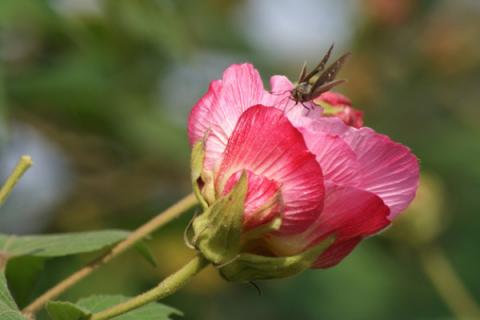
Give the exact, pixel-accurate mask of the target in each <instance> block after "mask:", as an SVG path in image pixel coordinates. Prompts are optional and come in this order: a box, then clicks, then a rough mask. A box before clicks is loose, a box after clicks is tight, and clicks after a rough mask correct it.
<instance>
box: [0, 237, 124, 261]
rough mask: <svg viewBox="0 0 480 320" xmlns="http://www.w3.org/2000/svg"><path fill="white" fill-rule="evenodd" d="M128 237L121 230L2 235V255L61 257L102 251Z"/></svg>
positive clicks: (0, 244)
mask: <svg viewBox="0 0 480 320" xmlns="http://www.w3.org/2000/svg"><path fill="white" fill-rule="evenodd" d="M127 235H128V232H126V231H120V230H107V231H92V232H77V233H64V234H56V235H34V236H14V235H7V234H0V253H1V254H3V255H5V256H7V257H8V258H12V257H18V256H34V257H61V256H67V255H72V254H79V253H86V252H92V251H96V250H100V249H103V248H105V247H108V246H111V245H113V244H115V243H117V242H119V241H121V240H123V239H125V238H126V237H127Z"/></svg>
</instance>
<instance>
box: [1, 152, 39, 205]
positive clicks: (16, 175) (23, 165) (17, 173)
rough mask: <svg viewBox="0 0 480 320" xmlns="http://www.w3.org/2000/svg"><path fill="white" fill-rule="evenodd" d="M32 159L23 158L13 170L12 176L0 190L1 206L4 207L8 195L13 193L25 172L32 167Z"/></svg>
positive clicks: (28, 157)
mask: <svg viewBox="0 0 480 320" xmlns="http://www.w3.org/2000/svg"><path fill="white" fill-rule="evenodd" d="M32 164H33V162H32V158H31V157H30V156H21V157H20V159H19V160H18V163H17V165H16V166H15V169H13V171H12V173H11V174H10V176H9V177H8V178H7V181H5V183H4V184H3V186H2V188H1V189H0V205H2V204H3V203H4V202H5V200H7V198H8V195H9V194H10V192H12V190H13V188H14V187H15V185H16V184H17V182H18V180H20V178H21V177H22V176H23V174H24V173H25V171H27V170H28V168H30V167H31V166H32Z"/></svg>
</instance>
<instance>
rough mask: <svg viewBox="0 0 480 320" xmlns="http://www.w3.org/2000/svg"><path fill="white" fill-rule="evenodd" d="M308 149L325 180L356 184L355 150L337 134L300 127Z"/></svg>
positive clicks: (358, 181) (356, 162)
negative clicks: (313, 155)
mask: <svg viewBox="0 0 480 320" xmlns="http://www.w3.org/2000/svg"><path fill="white" fill-rule="evenodd" d="M300 131H301V132H302V134H303V138H304V139H305V142H306V143H307V147H308V149H309V150H310V151H311V152H312V153H313V154H315V157H316V159H317V161H318V163H319V164H320V167H321V168H322V171H323V175H324V179H325V181H329V182H334V183H335V184H341V185H349V186H357V185H359V184H360V175H359V174H358V169H359V164H358V161H357V156H356V154H355V152H353V150H352V149H351V148H350V146H349V145H348V144H347V143H346V142H345V141H344V140H343V139H342V138H341V137H340V136H337V135H332V134H326V133H324V132H319V131H313V130H309V129H303V128H301V129H300Z"/></svg>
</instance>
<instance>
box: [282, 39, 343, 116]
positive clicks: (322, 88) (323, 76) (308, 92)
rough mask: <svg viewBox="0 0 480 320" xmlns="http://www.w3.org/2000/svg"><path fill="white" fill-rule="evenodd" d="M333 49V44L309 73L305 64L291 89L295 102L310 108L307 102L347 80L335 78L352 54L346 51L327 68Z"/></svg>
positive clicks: (291, 95)
mask: <svg viewBox="0 0 480 320" xmlns="http://www.w3.org/2000/svg"><path fill="white" fill-rule="evenodd" d="M332 50H333V44H332V45H331V46H330V48H329V49H328V51H327V53H326V54H325V55H324V56H323V58H322V60H320V62H319V63H318V65H317V66H316V67H315V68H314V69H313V70H312V71H310V72H309V73H307V64H306V63H304V64H303V67H302V70H301V71H300V75H299V77H298V81H297V84H296V85H295V87H294V88H293V89H292V90H290V98H291V99H292V100H293V101H295V104H297V103H301V104H302V105H303V106H304V107H305V108H307V109H308V107H307V106H305V102H308V101H312V100H314V99H315V98H317V97H318V96H320V95H321V94H322V93H324V92H326V91H328V90H330V89H332V88H333V87H336V86H338V85H339V84H342V83H343V82H345V80H335V77H336V75H337V73H338V71H340V68H341V67H342V66H343V64H344V63H345V61H346V60H347V59H348V57H349V56H350V53H349V52H347V53H345V54H344V55H342V56H341V57H340V58H338V59H337V60H336V61H335V62H333V63H332V64H331V65H330V66H329V67H328V68H327V69H325V66H326V64H327V62H328V59H330V55H331V54H332Z"/></svg>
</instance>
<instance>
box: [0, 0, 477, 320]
mask: <svg viewBox="0 0 480 320" xmlns="http://www.w3.org/2000/svg"><path fill="white" fill-rule="evenodd" d="M479 37H480V2H479V1H478V0H455V1H453V0H450V1H448V0H445V1H441V0H423V1H416V0H357V1H356V0H349V1H347V0H343V1H330V0H320V1H319V0H286V1H275V0H262V1H255V0H244V1H226V0H207V1H195V0H184V1H174V0H171V1H169V0H141V1H129V0H82V1H80V0H50V1H46V0H45V1H41V0H1V1H0V176H1V177H2V180H3V178H4V177H5V176H6V175H7V173H8V171H9V170H11V169H12V167H13V166H14V163H15V162H16V160H17V159H18V157H19V155H21V154H24V153H28V154H31V155H32V157H33V159H34V161H35V166H34V167H33V168H32V169H31V170H30V171H29V172H28V173H27V174H26V176H25V177H24V179H22V181H21V182H20V184H19V185H18V188H16V189H15V191H14V193H13V194H12V196H11V198H10V199H9V201H8V202H7V204H6V205H5V206H4V207H2V208H1V212H0V231H1V232H10V233H19V234H22V233H47V232H71V231H84V230H96V229H103V228H125V229H133V228H135V227H136V226H138V225H140V224H141V223H142V222H144V221H146V220H147V219H149V218H150V217H152V216H154V215H155V214H156V213H158V212H160V211H161V210H162V209H164V208H166V207H167V206H168V205H170V204H172V203H174V202H175V201H176V200H178V199H179V198H181V197H182V196H184V195H186V194H188V193H189V192H190V185H189V167H188V161H189V146H188V142H187V135H186V119H187V116H188V113H189V110H190V109H191V107H192V105H193V104H194V103H195V102H196V100H197V99H198V98H199V97H200V96H201V94H202V93H203V92H204V91H205V90H206V89H207V86H208V83H209V81H211V80H212V79H216V78H219V77H220V76H221V72H222V70H223V69H224V68H225V67H226V66H228V65H229V64H231V63H239V62H244V61H249V62H252V63H254V64H255V65H256V66H257V68H258V69H259V70H260V72H261V73H262V75H263V76H264V79H265V80H266V81H267V80H268V77H269V76H270V75H272V74H286V75H288V76H289V77H291V78H292V79H294V78H295V77H296V75H297V73H298V71H299V68H300V66H301V65H302V63H303V61H305V60H306V61H308V62H309V63H310V65H313V64H315V63H316V62H317V61H318V60H319V59H320V57H321V56H322V55H323V54H324V52H325V50H326V49H327V48H328V46H329V45H330V44H331V43H332V42H334V43H335V44H336V50H335V54H336V55H337V56H338V55H340V54H341V53H343V52H344V51H347V50H348V51H351V52H352V53H353V56H352V58H351V60H350V61H349V62H348V64H347V65H346V67H345V68H344V70H343V72H342V75H341V76H342V77H345V78H347V79H348V83H347V84H345V85H343V86H342V87H340V88H338V91H340V92H342V93H344V94H346V95H348V96H349V97H350V98H351V99H352V100H353V102H354V105H356V106H357V107H358V108H361V109H363V110H364V112H365V120H366V124H367V125H368V126H371V127H374V128H375V129H376V130H378V131H380V132H383V133H386V134H388V135H390V136H391V137H392V138H393V139H395V140H397V141H400V142H402V143H404V144H406V145H408V146H410V147H411V148H412V149H413V151H414V152H415V154H416V155H417V156H418V157H419V159H420V161H421V166H422V170H423V171H424V174H425V178H424V179H425V182H424V183H423V185H422V187H423V189H422V191H421V192H420V195H419V197H418V200H417V203H416V204H415V205H414V206H413V208H412V209H411V210H410V212H409V213H407V214H406V215H405V220H407V218H410V219H411V220H412V221H413V222H412V221H410V222H407V223H406V224H405V225H406V226H407V227H402V226H401V225H402V223H400V224H399V225H400V226H396V227H394V228H392V230H390V231H388V232H386V233H384V234H383V235H382V236H380V237H376V238H374V239H370V240H368V241H365V242H364V243H363V244H362V245H360V247H359V248H358V249H357V250H356V251H355V252H354V253H353V254H352V255H351V256H349V257H348V258H347V259H345V261H344V262H343V263H341V264H340V265H339V266H337V267H335V268H332V269H329V270H326V271H308V272H305V273H303V274H301V275H300V276H297V277H294V278H292V279H286V280H279V281H271V282H268V281H267V282H259V283H258V285H259V286H260V287H261V289H262V293H263V294H262V295H261V296H259V295H258V294H257V291H256V289H255V288H253V287H252V286H249V285H242V284H229V283H226V282H224V281H223V280H222V279H221V278H220V277H219V276H218V275H217V274H216V273H215V271H214V270H208V271H204V272H203V273H202V274H201V275H200V276H198V278H197V279H196V280H194V281H193V282H192V283H191V284H190V285H189V286H188V287H186V288H185V289H184V290H182V291H181V293H179V294H176V295H175V296H173V297H171V298H168V299H167V300H166V302H167V303H168V304H170V305H172V306H175V307H177V308H179V309H181V310H183V311H184V312H185V318H186V319H213V320H215V319H232V320H235V319H244V318H245V317H248V318H251V319H275V320H282V319H452V316H451V315H450V312H449V310H448V309H447V307H446V306H445V304H444V303H443V302H442V300H441V299H440V298H439V296H438V294H437V293H436V291H435V290H434V289H433V287H432V285H431V283H430V281H429V279H428V277H427V276H426V275H425V273H424V272H423V270H422V266H421V263H420V262H419V261H420V260H419V259H418V254H417V251H418V250H416V249H415V248H416V247H417V246H418V243H429V244H431V243H435V245H436V246H439V247H443V249H444V250H445V252H446V255H447V256H448V257H449V259H450V260H451V262H452V265H453V266H454V267H455V269H456V270H457V272H458V274H459V276H460V277H461V278H462V279H463V281H464V283H465V285H466V287H467V288H468V289H469V290H470V291H471V292H472V294H473V295H474V296H476V297H477V298H480V277H479V276H478V270H480V250H479V243H480V232H479V229H480V198H479V195H480V105H479V101H480V90H479V89H480V41H479V39H480V38H479ZM190 215H191V214H188V215H185V216H184V217H182V218H181V219H179V220H177V221H176V222H175V223H172V224H171V225H169V226H168V227H167V228H165V229H163V230H162V231H161V232H160V233H158V234H156V235H155V236H154V237H153V238H152V239H151V240H150V241H149V243H148V245H149V246H150V247H151V248H152V251H153V252H154V254H155V256H156V257H157V260H158V266H157V267H154V266H152V265H150V264H149V263H148V262H145V261H144V260H143V259H142V258H141V257H140V256H139V255H138V254H137V253H135V252H131V253H129V254H127V255H125V256H122V257H120V258H119V259H118V260H116V261H114V262H112V263H110V264H109V265H107V266H105V267H104V268H103V269H101V270H100V271H99V272H97V273H95V274H94V275H92V276H91V277H89V278H88V279H86V280H85V281H84V282H82V283H81V284H79V285H77V286H76V287H74V288H73V289H72V290H70V291H68V293H67V294H66V295H64V296H63V298H64V299H72V300H75V299H77V298H79V297H83V296H87V295H90V294H92V293H122V294H130V295H134V294H136V293H139V292H140V291H141V290H145V289H147V288H149V287H151V286H152V285H154V284H155V283H156V282H157V281H158V280H159V279H161V278H162V277H163V276H165V275H167V274H168V273H169V272H172V271H174V270H175V269H176V268H178V267H179V266H181V265H182V264H183V263H184V262H185V261H187V259H188V258H189V257H190V256H191V255H192V252H191V251H190V250H188V249H186V247H185V245H184V244H183V239H182V232H183V228H184V227H185V225H186V223H187V222H188V220H189V216H190ZM416 219H419V220H418V221H417V220H416ZM412 226H414V227H412ZM90 258H91V257H90V256H83V257H74V258H65V259H57V260H52V261H50V262H49V263H48V266H47V267H48V269H47V271H46V272H44V273H43V274H42V276H41V278H40V279H39V280H38V281H37V283H36V286H35V289H34V290H33V291H29V292H27V293H26V294H25V296H24V298H23V304H25V303H27V302H28V301H29V299H31V297H32V296H34V295H36V294H38V293H39V292H42V291H43V290H45V289H46V288H48V287H49V286H51V285H52V284H53V283H55V282H56V281H57V280H59V279H61V278H62V277H64V276H65V275H67V274H69V273H70V272H71V271H73V270H75V268H78V267H79V266H81V265H82V264H84V263H85V262H86V261H88V260H89V259H90Z"/></svg>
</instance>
